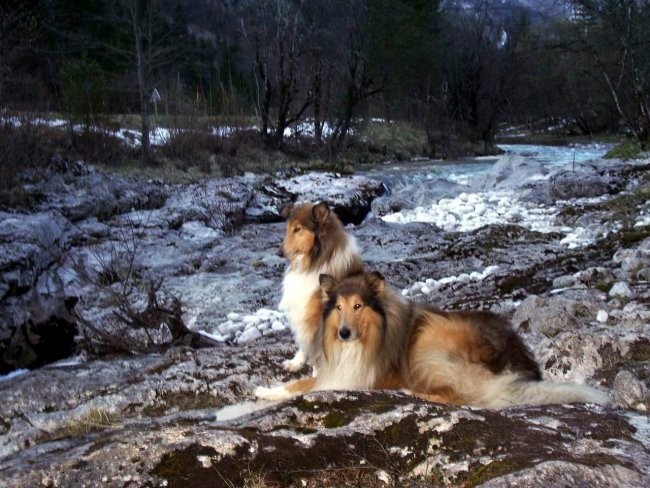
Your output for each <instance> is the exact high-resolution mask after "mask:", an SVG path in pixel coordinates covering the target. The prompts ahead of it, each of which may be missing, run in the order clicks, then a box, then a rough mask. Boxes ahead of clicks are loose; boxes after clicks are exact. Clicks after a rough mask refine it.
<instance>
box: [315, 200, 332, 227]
mask: <svg viewBox="0 0 650 488" xmlns="http://www.w3.org/2000/svg"><path fill="white" fill-rule="evenodd" d="M311 214H312V216H313V217H314V221H315V222H318V223H319V224H322V223H323V222H325V221H326V220H327V217H328V216H329V214H330V208H329V206H328V205H327V203H326V202H320V203H317V204H316V205H314V208H312V209H311Z"/></svg>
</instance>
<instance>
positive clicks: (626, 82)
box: [0, 0, 650, 161]
mask: <svg viewBox="0 0 650 488" xmlns="http://www.w3.org/2000/svg"><path fill="white" fill-rule="evenodd" d="M0 26H1V27H0V107H2V110H3V114H4V119H3V120H4V121H5V123H4V126H5V127H4V128H3V129H2V138H3V139H4V142H5V144H3V145H4V146H5V147H7V146H14V147H15V146H20V144H17V145H16V144H6V142H7V140H8V138H11V140H12V141H15V140H16V139H20V140H23V139H24V138H25V137H27V136H24V135H17V134H16V133H15V130H14V129H15V127H14V126H15V124H14V126H12V127H8V124H7V122H6V121H7V120H8V118H9V117H10V115H18V116H19V117H22V118H25V119H26V120H29V119H30V117H31V118H34V117H41V116H43V114H53V113H55V114H58V116H60V117H62V118H63V119H65V120H68V121H71V122H73V123H74V124H79V125H80V126H82V127H84V128H85V129H86V130H82V131H81V133H80V131H78V130H77V131H75V133H74V134H72V136H71V138H72V140H67V141H66V144H68V146H70V147H73V148H76V149H77V150H78V151H81V153H82V154H81V155H82V156H85V157H86V159H90V160H91V161H92V160H93V159H94V158H95V159H97V158H99V159H102V158H104V159H106V158H109V159H110V155H111V154H113V153H112V152H111V151H110V150H107V149H106V147H107V146H106V144H107V143H106V141H104V140H102V141H98V138H99V137H100V136H99V134H100V133H101V131H100V128H107V127H108V128H111V127H113V128H114V127H115V126H116V125H120V124H122V125H123V124H125V123H127V125H128V124H130V125H132V126H133V127H134V128H135V129H137V130H138V131H140V134H141V144H140V145H139V148H138V154H140V156H142V157H143V159H144V160H153V159H156V156H154V155H152V147H151V145H152V144H151V133H152V130H153V127H154V126H166V127H168V128H170V129H176V130H175V131H172V134H173V137H172V140H171V141H169V144H167V146H168V147H167V148H166V151H167V153H166V155H167V156H170V155H171V156H170V157H178V158H181V159H183V158H189V159H192V155H193V152H195V151H196V148H198V147H206V148H207V149H208V152H212V153H214V152H216V153H219V152H220V151H221V152H223V153H226V154H230V155H232V154H234V153H236V152H237V151H238V150H239V147H240V146H241V145H242V144H243V145H255V146H256V147H259V148H260V150H261V151H262V152H264V151H268V150H272V151H279V152H291V151H294V152H295V151H303V152H304V151H307V152H311V153H313V154H318V155H319V157H320V158H322V159H324V160H329V161H331V160H335V159H336V158H337V157H339V156H340V155H341V154H343V153H345V152H346V151H348V152H349V150H350V147H352V146H354V145H355V144H357V145H359V144H361V143H362V142H363V140H364V137H361V135H362V134H363V133H364V130H365V129H367V127H368V126H369V125H372V122H373V121H380V122H382V124H383V125H386V124H384V123H386V122H388V123H390V124H395V125H394V126H390V127H392V129H391V130H392V136H393V141H394V139H395V131H397V130H398V129H396V128H397V127H399V128H400V129H399V130H403V131H406V130H410V131H416V133H417V134H419V135H420V137H416V138H415V140H414V142H412V144H411V145H415V146H416V147H415V148H414V149H413V148H412V149H411V150H410V152H408V151H407V155H414V154H415V153H419V154H418V155H425V156H432V157H443V158H444V157H454V156H458V155H463V154H467V153H470V154H483V153H489V152H490V151H491V148H492V147H493V143H494V142H495V138H496V137H498V136H499V135H503V134H506V135H507V134H508V131H509V130H510V131H514V132H515V133H516V131H517V128H521V127H524V128H526V130H527V131H529V132H533V133H535V132H541V133H548V132H551V133H553V134H561V135H563V136H567V135H569V136H570V135H584V136H589V137H593V136H594V135H599V134H619V135H625V136H627V137H629V138H630V139H631V140H633V141H635V143H636V144H638V145H639V147H640V148H645V146H646V144H647V142H648V138H649V133H650V29H649V28H648V26H650V2H649V1H648V0H565V1H562V0H541V1H531V0H528V1H525V0H464V1H457V0H309V1H307V0H95V1H93V2H84V1H78V0H32V1H29V0H22V1H21V0H10V1H8V2H3V6H2V7H0ZM117 115H122V118H119V117H117ZM125 121H128V122H125ZM208 127H210V128H214V127H221V130H220V131H215V130H212V132H211V133H208V132H206V128H208ZM364 127H365V129H364ZM90 128H94V129H93V130H92V131H90ZM190 129H191V130H190ZM224 131H225V132H227V134H228V135H229V136H230V137H229V139H230V141H229V142H227V143H226V142H223V141H215V140H213V137H212V136H214V135H215V134H218V135H222V136H223V134H224V133H225V132H224ZM288 131H289V132H288ZM8 132H9V133H8ZM23 132H24V131H23ZM89 132H92V134H91V135H92V138H91V140H90V141H89V140H87V139H88V137H89ZM190 134H191V135H190ZM287 134H292V135H293V136H294V137H292V138H291V139H292V140H291V141H290V140H288V139H289V138H288V137H287ZM304 135H309V136H310V137H309V138H308V143H305V141H304V140H303V141H302V145H299V146H300V149H297V148H296V144H297V143H296V141H300V140H301V136H304ZM21 137H22V138H23V139H21ZM84 137H85V138H86V139H85V140H84ZM29 140H30V139H29V137H27V139H26V140H23V145H25V144H27V145H28V146H30V147H31V146H32V144H28V141H29ZM233 141H237V142H233ZM306 144H307V145H306ZM390 145H391V144H390V141H389V142H388V146H390ZM188 146H192V148H193V149H192V150H190V149H188ZM226 146H227V147H226ZM214 148H216V149H214ZM364 149H365V150H366V152H367V151H368V149H370V152H371V153H372V152H375V153H379V154H380V155H381V156H385V155H386V154H388V153H390V152H391V150H392V149H391V147H388V148H387V147H386V144H384V145H383V146H382V145H381V144H379V145H377V144H376V145H375V147H371V148H368V147H365V148H364ZM25 152H26V151H22V152H21V153H20V154H18V155H16V154H13V155H12V157H13V161H17V160H19V159H21V158H22V159H29V157H32V158H33V159H34V158H35V159H38V156H34V154H31V155H26V154H23V153H25ZM32 152H33V151H32ZM44 152H47V150H44ZM360 154H361V152H355V153H353V156H351V157H352V159H354V158H357V159H359V158H361V159H363V157H362V156H360ZM399 155H400V154H399V153H398V154H397V156H399ZM8 157H9V156H6V157H5V159H6V158H8ZM119 157H120V156H119V154H118V155H114V156H113V159H119ZM157 157H160V156H157Z"/></svg>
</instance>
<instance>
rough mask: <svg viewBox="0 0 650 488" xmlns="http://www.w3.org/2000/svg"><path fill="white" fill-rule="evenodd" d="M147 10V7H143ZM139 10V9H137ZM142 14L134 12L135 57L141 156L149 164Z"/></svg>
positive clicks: (147, 108)
mask: <svg viewBox="0 0 650 488" xmlns="http://www.w3.org/2000/svg"><path fill="white" fill-rule="evenodd" d="M143 8H146V7H143ZM135 9H137V7H135ZM142 14H143V13H142V12H138V11H137V10H135V11H134V12H133V35H134V36H135V55H136V63H137V73H138V92H139V94H140V118H141V121H142V138H141V145H140V156H141V159H142V162H143V163H147V162H149V152H150V150H149V145H150V144H149V99H148V97H147V86H146V74H145V62H144V46H143V42H142V41H143V39H142V27H141V25H140V16H141V15H142Z"/></svg>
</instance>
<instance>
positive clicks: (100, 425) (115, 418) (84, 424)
mask: <svg viewBox="0 0 650 488" xmlns="http://www.w3.org/2000/svg"><path fill="white" fill-rule="evenodd" d="M122 420H123V417H122V416H121V415H120V414H117V413H114V412H111V411H109V410H107V409H104V408H92V409H90V410H88V412H86V413H85V414H84V415H82V416H80V417H76V418H72V419H70V421H69V422H68V423H67V424H65V425H63V426H61V427H59V428H58V429H56V430H54V431H52V432H49V433H48V434H46V435H45V436H44V438H42V439H40V441H42V442H48V441H53V440H58V439H64V438H66V437H80V436H83V435H86V434H90V433H91V432H97V431H100V430H105V429H109V428H112V427H115V426H116V425H119V424H120V422H121V421H122Z"/></svg>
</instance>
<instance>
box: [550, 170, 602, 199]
mask: <svg viewBox="0 0 650 488" xmlns="http://www.w3.org/2000/svg"><path fill="white" fill-rule="evenodd" d="M549 185H550V192H551V195H552V196H553V198H554V199H555V200H570V199H572V198H591V197H598V196H601V195H603V194H606V193H610V192H612V193H613V192H614V187H615V185H614V183H613V182H612V181H611V178H609V177H608V176H605V175H599V174H597V173H592V172H585V171H559V172H557V173H555V174H554V175H553V176H551V178H550V179H549Z"/></svg>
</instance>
